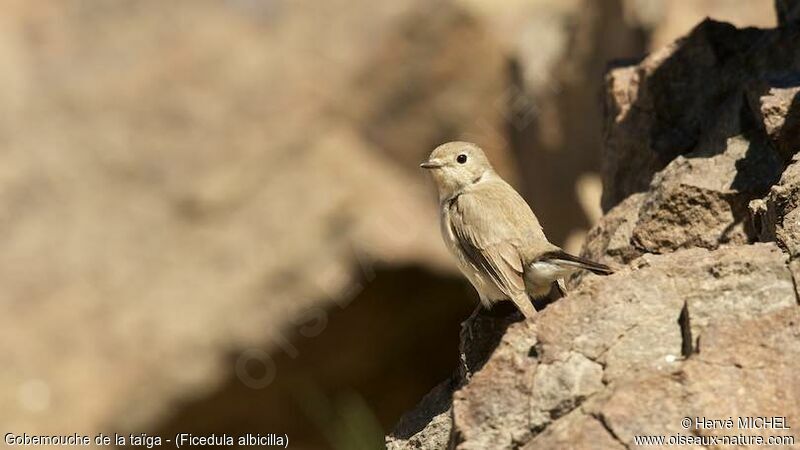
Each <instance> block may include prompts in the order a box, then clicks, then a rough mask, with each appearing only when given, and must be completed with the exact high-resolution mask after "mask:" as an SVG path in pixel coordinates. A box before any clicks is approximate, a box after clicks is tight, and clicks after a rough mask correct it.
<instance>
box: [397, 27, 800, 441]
mask: <svg viewBox="0 0 800 450" xmlns="http://www.w3.org/2000/svg"><path fill="white" fill-rule="evenodd" d="M782 23H783V24H784V25H782V26H781V27H780V28H777V29H772V30H755V29H736V28H735V27H733V26H732V25H729V24H724V23H718V22H712V21H706V22H704V23H702V24H700V25H699V26H698V27H697V28H696V29H695V30H693V31H692V32H690V34H689V35H688V36H687V37H685V38H683V39H681V40H679V41H677V42H676V43H674V44H673V45H671V46H669V47H667V48H665V49H663V50H660V51H657V52H655V53H654V54H652V55H650V56H648V57H647V58H645V59H644V60H643V61H642V62H640V63H639V64H637V65H632V66H627V67H621V68H617V69H614V70H612V71H611V72H610V73H609V75H608V77H607V81H608V83H607V95H608V98H609V99H610V100H609V102H610V106H611V107H610V108H608V114H609V117H608V118H607V130H606V136H607V142H606V165H605V170H606V172H605V174H604V176H605V190H606V191H605V194H604V207H605V208H606V209H607V210H608V212H607V214H606V215H605V217H603V219H601V221H600V222H599V223H598V225H597V226H596V227H595V228H594V229H593V230H592V231H591V232H590V233H589V235H588V238H587V242H586V244H585V246H584V252H583V253H584V256H587V257H590V258H592V259H596V260H601V261H604V262H608V263H611V264H615V265H616V266H617V267H619V270H618V271H617V272H616V273H615V274H613V275H611V276H608V277H598V276H595V275H584V276H582V277H576V278H574V279H573V280H571V283H570V285H571V289H570V292H569V294H568V295H567V296H566V297H565V298H563V299H560V300H559V301H557V302H555V303H553V304H551V305H549V306H548V307H547V308H546V309H544V310H543V311H542V312H541V313H540V314H539V315H538V316H536V317H535V318H534V319H532V320H529V321H520V318H519V317H518V316H517V315H516V314H515V313H513V312H512V313H510V314H507V315H498V314H497V313H496V312H493V313H484V314H483V315H481V316H479V318H478V326H477V332H476V334H475V335H474V336H473V338H472V339H471V340H467V341H466V342H464V343H463V344H464V345H463V348H462V351H464V352H465V353H466V354H467V355H468V365H470V369H471V371H472V373H473V376H472V377H471V378H469V379H466V378H465V377H463V376H460V375H459V372H458V371H456V372H454V373H455V375H454V376H453V378H452V379H451V380H448V381H446V382H444V383H443V384H441V385H440V386H439V387H437V388H436V389H435V390H434V391H433V392H431V394H429V396H428V397H426V398H425V399H424V400H423V401H422V402H421V404H420V405H419V406H418V407H417V408H416V409H414V410H412V411H409V412H408V413H407V414H406V415H405V417H404V418H403V419H402V420H401V422H400V423H399V424H398V426H397V428H396V429H395V430H394V431H393V432H392V433H391V434H390V435H389V436H388V437H387V445H388V447H389V448H392V449H402V448H427V449H440V448H455V449H484V448H492V449H511V448H514V449H516V448H524V449H529V450H532V449H563V448H571V449H626V448H634V447H635V445H634V439H635V436H641V435H667V436H669V435H674V434H683V435H695V436H700V437H705V438H708V439H710V438H713V437H720V436H723V435H731V434H736V433H732V432H741V433H742V434H748V435H761V436H768V435H792V436H794V440H795V442H796V443H800V406H798V405H800V403H798V402H797V399H798V398H800V378H799V377H798V376H797V374H798V371H799V370H800V306H799V305H800V304H799V303H798V294H797V289H796V284H797V282H796V278H797V276H798V275H800V270H798V269H799V268H800V263H798V262H797V261H796V260H795V258H796V257H797V256H798V254H800V225H798V223H800V209H798V207H800V160H798V157H797V156H794V153H795V152H796V151H797V150H798V149H800V145H798V144H797V142H798V141H797V135H796V134H795V133H792V132H791V130H794V129H795V128H794V127H795V126H796V122H795V121H796V117H797V114H798V104H799V103H800V102H798V101H797V96H796V95H797V93H798V89H797V88H795V87H794V86H793V85H792V82H791V79H790V78H791V77H790V78H786V76H785V74H786V73H789V72H792V71H797V69H798V68H800V39H798V36H799V35H800V29H798V28H797V25H796V24H793V23H792V22H791V21H788V22H787V21H784V22H782ZM776 80H782V81H776ZM787 80H788V81H787ZM534 206H535V205H534ZM745 416H783V417H786V420H787V422H788V424H789V425H790V426H791V428H790V429H788V430H765V429H746V430H739V429H737V428H735V427H734V429H733V430H726V429H691V430H687V429H684V428H683V427H682V426H681V419H683V418H685V417H691V418H695V417H705V418H710V419H727V418H729V417H731V418H733V420H734V421H736V420H737V419H738V417H745ZM711 447H713V445H712V446H711ZM715 448H716V447H715ZM725 448H740V447H736V446H730V447H725ZM741 448H743V447H741Z"/></svg>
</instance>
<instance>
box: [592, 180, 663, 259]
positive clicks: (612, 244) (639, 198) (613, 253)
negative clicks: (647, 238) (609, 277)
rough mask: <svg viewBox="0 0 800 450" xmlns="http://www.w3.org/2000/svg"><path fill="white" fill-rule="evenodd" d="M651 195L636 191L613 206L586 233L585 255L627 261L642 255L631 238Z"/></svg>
mask: <svg viewBox="0 0 800 450" xmlns="http://www.w3.org/2000/svg"><path fill="white" fill-rule="evenodd" d="M645 198H647V195H646V194H645V193H641V192H640V193H636V194H633V195H631V196H630V197H628V198H626V199H625V200H623V201H622V203H620V204H619V205H617V206H615V207H613V208H612V209H611V211H609V212H608V213H607V214H606V215H604V216H603V217H602V218H601V219H600V221H598V223H597V225H595V226H594V227H593V228H592V229H591V230H589V234H588V235H587V236H586V241H585V242H584V246H583V250H582V251H581V256H583V257H584V258H588V259H590V260H592V261H599V262H602V263H605V264H612V265H613V264H615V263H616V264H627V263H629V262H631V261H633V260H634V259H636V258H638V257H639V256H641V255H642V253H643V252H642V250H640V249H638V248H636V247H635V245H634V243H633V242H632V241H631V239H632V238H633V231H634V229H635V227H636V223H637V222H638V220H639V211H640V209H641V207H642V204H643V203H644V200H645Z"/></svg>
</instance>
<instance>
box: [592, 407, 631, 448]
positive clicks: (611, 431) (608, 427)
mask: <svg viewBox="0 0 800 450" xmlns="http://www.w3.org/2000/svg"><path fill="white" fill-rule="evenodd" d="M591 416H592V417H594V418H595V419H596V420H597V421H598V422H600V425H602V426H603V428H605V430H606V431H607V432H608V434H609V435H610V436H611V437H612V438H614V440H615V441H617V442H619V443H620V445H622V446H623V447H625V448H627V449H630V446H628V444H626V443H625V441H623V440H622V439H620V437H619V436H617V433H615V432H614V429H613V428H611V425H609V424H608V422H606V418H605V416H603V415H602V414H599V413H597V414H592V415H591Z"/></svg>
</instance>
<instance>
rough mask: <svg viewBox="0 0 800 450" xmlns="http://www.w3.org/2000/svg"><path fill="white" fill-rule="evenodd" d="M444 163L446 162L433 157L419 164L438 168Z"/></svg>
mask: <svg viewBox="0 0 800 450" xmlns="http://www.w3.org/2000/svg"><path fill="white" fill-rule="evenodd" d="M443 165H444V164H442V162H441V161H436V160H435V159H431V160H428V161H425V162H423V163H422V164H420V165H419V166H420V167H422V168H423V169H438V168H439V167H442V166H443Z"/></svg>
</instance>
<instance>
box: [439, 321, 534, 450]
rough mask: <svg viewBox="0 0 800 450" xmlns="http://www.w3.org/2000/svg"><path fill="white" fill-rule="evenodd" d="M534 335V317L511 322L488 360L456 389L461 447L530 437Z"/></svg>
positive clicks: (456, 426) (500, 445)
mask: <svg viewBox="0 0 800 450" xmlns="http://www.w3.org/2000/svg"><path fill="white" fill-rule="evenodd" d="M534 339H535V333H534V332H533V328H532V324H531V323H530V322H520V323H516V324H514V325H512V326H511V327H509V328H508V330H507V331H506V333H505V334H504V335H503V339H502V341H500V343H499V345H498V346H497V348H496V350H495V351H494V352H493V353H492V354H491V357H490V358H489V360H488V361H487V362H486V364H485V365H484V366H483V367H482V368H481V369H480V370H479V371H478V372H476V373H475V374H474V375H473V376H472V378H471V380H470V381H469V383H468V384H467V385H466V386H464V387H463V388H461V389H459V390H457V391H456V392H455V393H454V394H453V423H454V428H453V433H454V436H455V443H456V444H457V446H456V448H458V449H483V448H509V447H512V446H514V445H518V444H520V443H522V442H525V440H526V439H528V438H529V437H530V429H529V408H530V404H529V402H530V398H531V393H532V390H533V386H532V385H531V383H530V381H529V380H532V379H533V376H534V374H535V371H536V364H531V361H535V358H532V357H531V355H530V351H531V348H532V347H533V346H534V345H535V343H536V342H535V340H534Z"/></svg>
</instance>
